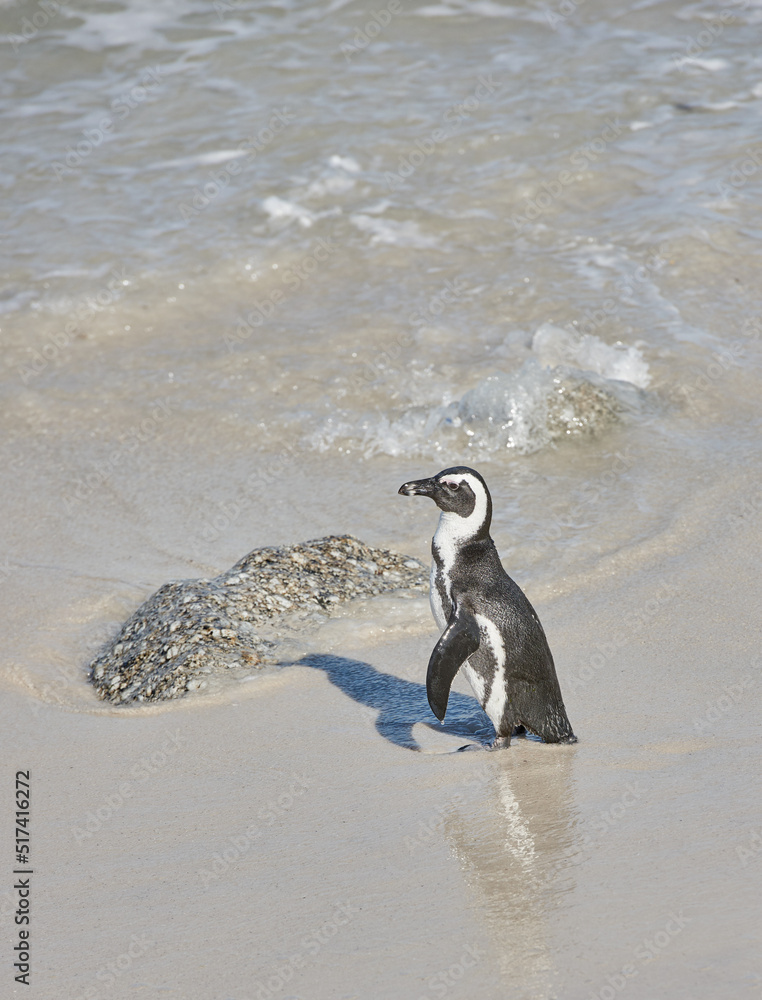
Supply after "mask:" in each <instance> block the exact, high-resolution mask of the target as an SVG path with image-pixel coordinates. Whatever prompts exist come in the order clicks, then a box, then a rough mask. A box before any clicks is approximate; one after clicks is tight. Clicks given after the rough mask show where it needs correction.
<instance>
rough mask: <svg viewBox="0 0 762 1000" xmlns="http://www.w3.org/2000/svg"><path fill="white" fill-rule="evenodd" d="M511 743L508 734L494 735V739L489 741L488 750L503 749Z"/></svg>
mask: <svg viewBox="0 0 762 1000" xmlns="http://www.w3.org/2000/svg"><path fill="white" fill-rule="evenodd" d="M510 745H511V737H510V736H496V737H495V738H494V740H493V741H492V742H491V743H490V745H489V749H490V750H504V749H506V748H507V747H509V746H510Z"/></svg>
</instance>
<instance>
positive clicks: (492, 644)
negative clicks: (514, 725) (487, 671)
mask: <svg viewBox="0 0 762 1000" xmlns="http://www.w3.org/2000/svg"><path fill="white" fill-rule="evenodd" d="M474 618H475V619H476V621H477V622H478V625H479V634H480V636H481V644H482V645H485V646H487V647H488V648H489V650H490V653H491V654H492V661H493V663H492V678H491V682H490V683H488V684H485V683H484V682H483V681H482V678H481V677H479V678H478V680H479V681H482V688H481V690H482V694H481V697H480V696H479V692H478V691H477V689H476V688H475V687H474V683H473V681H471V687H473V688H474V694H476V696H477V698H479V701H480V702H481V704H482V708H483V709H484V711H485V712H486V713H487V715H488V716H489V719H490V722H491V723H492V725H493V726H494V727H495V729H498V728H499V726H500V724H501V722H502V720H503V715H504V713H505V703H506V698H507V695H506V689H505V664H506V652H505V643H504V642H503V637H502V635H501V634H500V629H499V628H498V627H497V625H495V623H494V622H493V621H492V619H491V618H485V616H484V615H479V614H475V615H474ZM466 676H468V675H466ZM470 680H471V679H470V678H469V681H470Z"/></svg>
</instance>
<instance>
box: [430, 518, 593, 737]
mask: <svg viewBox="0 0 762 1000" xmlns="http://www.w3.org/2000/svg"><path fill="white" fill-rule="evenodd" d="M450 580H451V587H452V595H453V598H454V600H455V601H456V603H457V604H458V605H459V606H461V607H463V608H464V609H465V610H467V611H469V612H470V613H471V614H478V615H480V616H483V617H484V618H487V619H489V620H490V621H491V622H492V623H493V624H494V625H495V627H496V629H497V630H498V632H499V634H500V637H501V639H502V642H503V645H504V648H505V690H506V703H505V711H504V714H503V720H502V722H501V725H500V727H499V728H500V730H501V731H500V732H498V734H497V735H498V736H510V734H511V732H512V731H513V729H514V728H515V727H516V726H518V725H524V726H526V728H527V729H529V730H530V731H531V732H533V733H535V734H536V735H537V736H540V737H541V738H542V739H543V740H545V741H546V742H548V743H558V742H574V741H575V740H576V737H575V736H574V733H573V732H572V728H571V725H570V723H569V719H568V717H567V715H566V709H565V707H564V703H563V698H562V697H561V689H560V687H559V684H558V678H557V676H556V668H555V664H554V663H553V655H552V654H551V652H550V647H549V646H548V640H547V638H546V637H545V631H544V629H543V627H542V625H541V624H540V619H539V618H538V616H537V613H536V612H535V610H534V608H533V607H532V605H531V604H530V602H529V599H528V598H527V596H526V594H525V593H524V592H523V591H522V589H521V588H520V587H519V585H518V584H517V583H516V582H515V581H514V580H512V579H511V577H510V576H508V574H507V573H506V572H505V569H504V568H503V564H502V563H501V561H500V557H499V555H498V552H497V549H496V547H495V543H494V542H493V541H492V538H491V537H489V536H487V537H483V538H480V539H476V540H473V541H470V542H467V543H465V544H464V545H463V546H462V548H461V549H460V551H459V552H458V557H457V558H456V559H455V562H454V565H452V566H451V567H450ZM445 610H446V613H447V614H448V615H449V613H450V609H445ZM468 662H469V664H470V665H471V667H472V668H473V669H474V670H475V671H476V673H478V674H479V675H480V676H481V677H482V678H483V680H484V682H485V685H487V686H488V689H487V691H486V692H485V700H486V699H488V698H489V686H490V685H491V683H492V681H493V679H494V664H495V657H494V654H493V653H492V651H491V649H490V648H489V647H486V648H485V643H484V642H482V643H481V644H480V646H479V649H477V650H476V652H474V653H473V654H472V655H471V656H470V657H469V660H468Z"/></svg>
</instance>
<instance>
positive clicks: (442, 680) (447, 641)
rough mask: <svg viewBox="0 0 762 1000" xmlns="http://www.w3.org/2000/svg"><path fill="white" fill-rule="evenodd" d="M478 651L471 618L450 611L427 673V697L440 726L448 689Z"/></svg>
mask: <svg viewBox="0 0 762 1000" xmlns="http://www.w3.org/2000/svg"><path fill="white" fill-rule="evenodd" d="M478 648H479V626H478V624H477V623H476V619H475V618H474V616H473V615H472V614H469V613H468V612H467V611H464V610H463V609H461V608H459V607H458V606H457V605H456V606H455V607H454V608H453V611H452V614H451V615H450V620H449V622H448V623H447V628H446V629H445V630H444V632H443V633H442V635H441V636H440V639H439V642H438V643H437V644H436V646H435V647H434V652H433V653H432V654H431V659H430V660H429V669H428V670H427V671H426V695H427V697H428V699H429V705H430V706H431V711H432V712H433V713H434V715H436V717H437V718H438V719H439V721H440V722H441V721H442V720H443V719H444V717H445V712H446V711H447V701H448V699H449V697H450V687H451V686H452V682H453V680H454V679H455V675H456V674H457V672H458V671H459V670H460V668H461V667H462V666H463V664H464V663H465V661H466V660H467V659H468V657H469V656H470V655H471V654H472V653H475V652H476V650H477V649H478Z"/></svg>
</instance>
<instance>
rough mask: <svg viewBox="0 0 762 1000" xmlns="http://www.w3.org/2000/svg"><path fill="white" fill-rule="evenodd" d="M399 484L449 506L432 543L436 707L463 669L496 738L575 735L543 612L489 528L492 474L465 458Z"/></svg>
mask: <svg viewBox="0 0 762 1000" xmlns="http://www.w3.org/2000/svg"><path fill="white" fill-rule="evenodd" d="M399 492H400V493H401V494H403V495H404V496H427V497H431V499H432V500H433V501H434V502H435V503H436V505H437V507H439V508H440V510H441V511H442V513H441V514H440V517H439V525H438V527H437V530H436V533H435V535H434V538H433V539H432V543H431V554H432V556H433V560H432V564H431V589H430V599H431V610H432V612H433V615H434V618H435V620H436V623H437V625H438V626H439V627H440V628H441V629H442V630H443V632H442V635H441V637H440V639H439V642H438V643H437V644H436V646H435V647H434V651H433V653H432V654H431V659H430V660H429V667H428V672H427V674H426V692H427V694H428V698H429V705H430V706H431V710H432V711H433V713H434V715H436V717H437V718H438V719H439V720H440V721H441V720H442V719H444V716H445V712H446V711H447V701H448V698H449V695H450V686H451V685H452V682H453V680H454V678H455V675H456V674H457V672H458V670H460V669H462V670H463V673H464V674H465V675H466V677H467V679H468V681H469V683H470V684H471V687H472V688H473V690H474V694H475V695H476V697H477V698H478V700H479V703H480V704H481V706H482V708H483V709H484V711H485V712H486V713H487V715H488V716H489V718H490V720H491V722H492V724H493V725H494V727H495V732H496V734H497V738H496V740H495V743H494V744H493V746H509V745H510V742H511V735H512V734H513V733H514V732H515V731H516V730H517V729H518V728H519V727H521V726H523V727H524V728H525V729H528V730H529V731H530V732H532V733H535V734H536V735H537V736H539V737H541V738H542V739H543V740H544V741H545V742H546V743H576V742H577V738H576V736H575V735H574V733H573V732H572V728H571V725H570V723H569V719H568V718H567V715H566V709H565V708H564V703H563V699H562V697H561V689H560V687H559V685H558V678H557V677H556V668H555V666H554V664H553V656H552V655H551V652H550V648H549V646H548V640H547V639H546V638H545V632H544V630H543V627H542V625H541V624H540V619H539V618H538V617H537V614H536V612H535V610H534V608H533V607H532V605H531V604H530V603H529V601H528V599H527V597H526V595H525V594H524V592H523V591H522V590H521V588H520V587H519V586H518V584H516V583H515V582H514V581H513V580H512V579H511V578H510V577H509V576H508V574H507V573H506V572H505V570H504V569H503V566H502V563H501V562H500V557H499V556H498V554H497V549H496V548H495V543H494V542H493V541H492V538H491V537H490V533H489V529H490V523H491V521H492V499H491V497H490V493H489V490H488V489H487V484H486V483H485V482H484V480H483V479H482V477H481V476H480V475H479V473H478V472H476V471H475V470H474V469H469V468H467V467H466V466H456V467H455V468H452V469H445V470H444V471H443V472H439V473H437V475H436V476H432V478H431V479H418V480H415V481H413V482H409V483H405V484H404V485H403V486H401V487H400V489H399Z"/></svg>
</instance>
